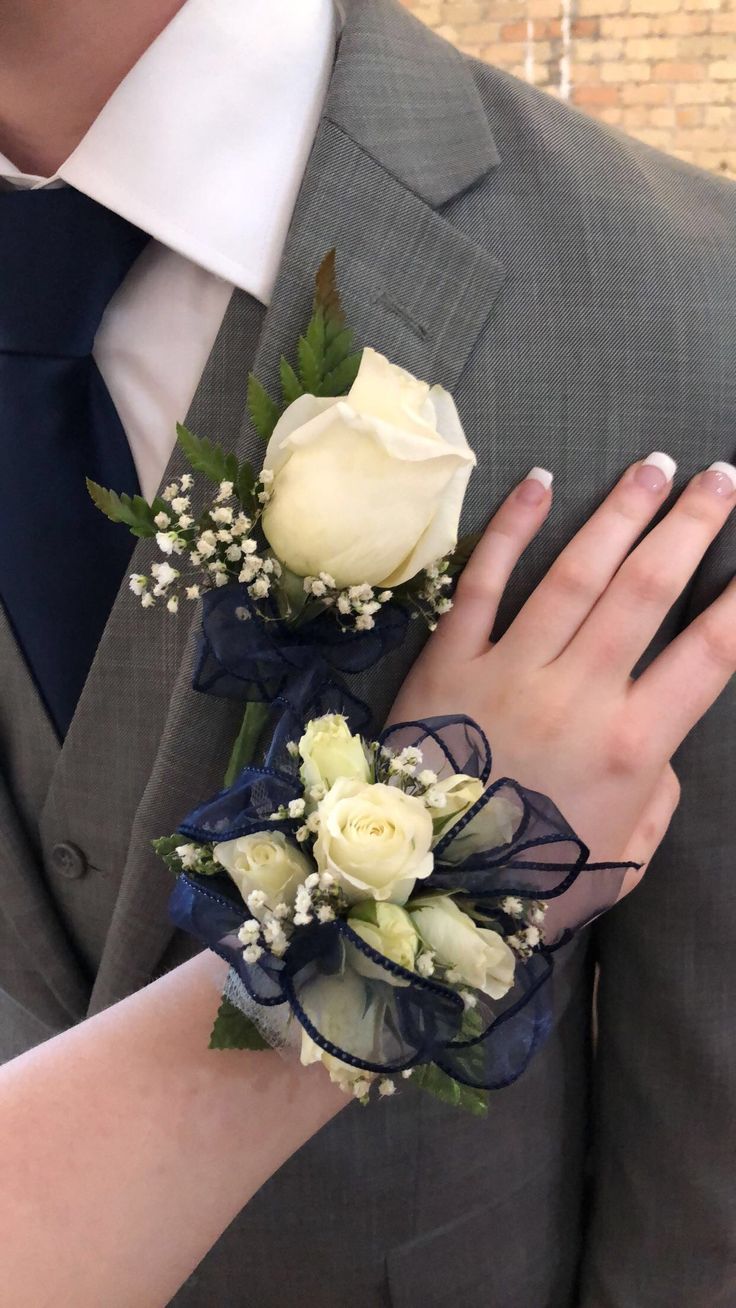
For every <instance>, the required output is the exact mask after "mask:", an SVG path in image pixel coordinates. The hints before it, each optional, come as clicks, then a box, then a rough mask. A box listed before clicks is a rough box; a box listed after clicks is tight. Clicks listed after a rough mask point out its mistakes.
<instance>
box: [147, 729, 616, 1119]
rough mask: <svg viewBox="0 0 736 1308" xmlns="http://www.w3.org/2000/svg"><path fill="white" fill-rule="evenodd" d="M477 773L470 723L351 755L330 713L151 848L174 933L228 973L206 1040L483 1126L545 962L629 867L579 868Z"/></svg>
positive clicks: (353, 746)
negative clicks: (414, 1084)
mask: <svg viewBox="0 0 736 1308" xmlns="http://www.w3.org/2000/svg"><path fill="white" fill-rule="evenodd" d="M490 775H491V751H490V748H489V745H488V742H487V740H486V738H485V736H484V734H483V732H482V731H481V730H480V728H479V727H478V726H477V725H476V724H475V723H474V722H472V721H471V720H470V719H468V718H465V717H460V716H458V717H448V718H436V719H431V720H428V721H426V722H409V723H403V724H400V725H397V726H394V727H391V728H389V729H388V730H387V731H385V732H384V733H383V735H382V736H381V737H380V739H379V740H378V741H374V742H367V741H365V740H362V739H361V738H359V737H358V736H356V735H353V733H352V732H351V731H350V730H349V728H348V725H347V723H346V721H345V719H344V718H342V717H340V716H338V715H334V714H333V715H327V716H325V717H322V718H319V719H315V720H312V721H309V722H308V723H307V724H306V725H305V728H304V730H303V733H302V735H301V738H300V739H299V740H298V741H297V740H291V741H284V736H283V734H279V735H277V737H275V742H274V745H273V747H272V749H271V751H270V753H269V756H268V758H267V760H266V763H265V764H264V766H263V767H246V768H245V769H244V770H243V771H242V773H241V774H240V776H239V777H238V779H237V781H236V783H235V784H234V785H233V786H231V787H229V788H228V789H226V790H224V791H222V792H220V794H218V795H216V796H215V797H214V798H213V799H212V800H210V801H208V802H207V803H205V804H203V805H201V806H200V807H199V808H197V809H196V810H195V811H194V812H193V813H191V814H190V815H189V817H188V818H187V819H186V820H185V821H184V822H183V823H182V825H181V827H180V830H179V835H178V836H177V837H172V838H171V839H170V840H169V841H166V842H161V848H160V852H161V853H162V854H164V856H165V857H166V859H167V862H168V863H169V864H170V866H171V867H172V869H174V870H175V871H177V872H178V879H177V882H176V886H175V889H174V892H173V895H172V898H171V905H170V912H171V917H172V920H173V922H174V923H175V924H176V925H177V926H178V927H181V928H183V929H184V930H186V931H188V932H190V933H191V934H192V935H194V936H195V937H196V938H197V939H198V940H199V941H200V942H202V943H203V944H205V945H207V946H209V947H210V948H211V949H213V950H214V951H215V952H216V953H218V954H219V955H220V956H221V957H223V958H224V959H226V960H227V962H228V963H229V964H230V966H231V973H230V980H229V983H228V988H227V991H226V1003H225V1005H224V1008H223V1010H221V1015H220V1017H219V1018H218V1022H217V1023H216V1025H215V1030H214V1032H213V1044H214V1045H215V1046H216V1047H222V1046H223V1045H227V1046H228V1047H232V1046H233V1045H238V1044H239V1045H241V1046H242V1047H248V1048H253V1047H257V1046H258V1045H259V1044H261V1045H262V1044H263V1043H266V1044H274V1045H277V1046H281V1047H285V1048H293V1049H294V1050H295V1051H296V1053H298V1055H299V1056H300V1057H301V1060H302V1062H304V1063H310V1062H313V1061H317V1060H319V1061H321V1062H323V1063H324V1064H325V1066H326V1068H327V1070H328V1071H329V1074H330V1076H331V1077H332V1079H333V1080H335V1081H336V1082H338V1083H339V1084H340V1085H341V1086H343V1088H345V1089H346V1090H347V1091H348V1092H350V1093H352V1094H354V1095H355V1096H356V1097H357V1098H359V1099H361V1100H362V1101H367V1100H368V1098H369V1097H370V1094H371V1091H372V1089H373V1087H374V1086H375V1087H377V1090H378V1093H379V1094H390V1093H393V1091H394V1090H395V1088H396V1085H397V1084H398V1083H400V1081H401V1079H402V1078H406V1077H409V1076H412V1077H413V1078H415V1080H416V1081H418V1082H419V1084H420V1085H422V1086H423V1088H425V1089H426V1090H429V1091H432V1092H434V1093H436V1094H439V1095H440V1096H441V1097H442V1098H445V1099H447V1100H449V1101H450V1102H455V1103H458V1104H460V1105H462V1106H465V1107H468V1108H470V1109H471V1110H473V1111H484V1110H485V1107H486V1103H487V1098H488V1093H489V1091H491V1090H494V1089H497V1088H499V1087H501V1086H504V1085H508V1084H509V1083H510V1082H512V1081H514V1080H515V1079H516V1078H517V1077H518V1076H520V1075H521V1073H522V1072H523V1071H524V1069H525V1067H526V1066H527V1064H528V1062H529V1060H530V1058H531V1057H532V1055H533V1054H534V1052H535V1050H536V1049H537V1048H538V1047H539V1045H540V1044H541V1042H542V1040H543V1039H544V1036H545V1035H546V1033H547V1031H548V1030H549V1027H550V1022H551V1017H550V987H549V984H548V982H549V978H550V975H551V973H552V968H553V957H554V953H555V951H556V950H557V949H558V948H559V947H560V945H561V944H562V943H564V942H565V941H566V940H568V939H569V938H570V935H571V934H572V933H573V932H574V931H575V930H577V929H578V928H579V927H580V926H582V925H583V924H584V923H586V922H588V921H590V920H591V919H592V918H593V917H595V916H596V915H597V914H598V913H600V912H602V911H603V910H604V909H605V908H606V907H608V906H610V905H611V904H613V903H614V902H615V900H616V899H617V897H618V894H619V891H620V888H621V884H622V881H623V877H624V874H625V872H626V870H627V868H629V867H630V866H632V865H631V864H628V863H626V864H621V863H612V864H610V865H600V864H595V865H591V864H589V863H588V862H587V858H588V851H587V849H586V847H585V845H584V844H583V842H582V841H581V840H580V839H579V838H578V837H577V836H576V834H575V832H574V831H573V830H572V829H571V828H570V826H569V825H568V823H567V822H566V821H565V819H564V817H563V816H562V815H561V814H560V813H559V811H558V810H557V809H556V807H555V806H554V804H553V803H552V801H551V800H549V799H548V798H547V797H545V796H543V795H539V794H536V793H535V792H532V791H529V790H526V789H525V788H524V787H522V786H520V785H519V784H518V783H517V782H515V781H513V780H511V779H510V778H500V779H499V780H497V781H495V782H493V783H492V784H489V778H490Z"/></svg>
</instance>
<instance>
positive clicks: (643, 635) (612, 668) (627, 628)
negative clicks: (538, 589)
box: [565, 463, 736, 677]
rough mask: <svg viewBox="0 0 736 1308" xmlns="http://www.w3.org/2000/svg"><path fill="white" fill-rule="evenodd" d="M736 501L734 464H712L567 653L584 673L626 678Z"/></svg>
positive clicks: (629, 564) (629, 563)
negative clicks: (732, 465)
mask: <svg viewBox="0 0 736 1308" xmlns="http://www.w3.org/2000/svg"><path fill="white" fill-rule="evenodd" d="M734 506H736V468H733V467H731V465H730V464H728V463H718V464H713V466H712V467H711V468H709V469H708V470H707V471H705V472H702V473H699V474H698V476H697V477H695V478H694V479H693V481H691V482H690V485H689V486H688V487H687V488H686V489H685V490H684V491H683V493H682V495H681V496H680V498H679V500H678V501H677V503H676V504H675V505H674V506H673V508H671V509H670V511H669V513H668V514H667V516H666V518H663V519H662V521H661V522H660V523H659V524H658V525H657V526H656V527H654V528H653V529H652V531H650V532H649V534H648V536H646V537H645V538H644V540H643V541H642V542H641V544H640V545H638V546H637V548H636V549H635V550H634V551H633V553H632V554H630V555H629V557H628V558H627V559H626V561H625V563H623V564H622V566H621V567H620V568H619V570H618V572H617V573H616V576H615V577H614V578H613V580H612V582H611V584H610V585H609V586H608V588H607V590H606V591H605V594H604V595H602V596H601V598H600V600H599V601H598V603H597V604H596V606H595V608H594V609H593V611H592V613H591V614H590V616H589V617H588V618H587V619H586V621H585V622H584V623H583V625H582V626H581V628H580V630H579V632H578V634H577V635H576V636H575V638H574V640H573V641H572V643H571V645H570V647H569V649H568V650H567V652H566V654H565V658H566V659H572V660H573V662H577V664H578V665H579V667H580V669H581V671H582V670H583V669H584V670H585V673H586V676H587V675H591V676H594V677H595V676H603V677H609V676H611V674H614V675H619V676H621V677H625V676H628V675H629V673H630V672H631V669H632V668H633V667H634V666H635V664H636V663H637V662H638V660H639V659H640V658H641V656H642V654H643V653H644V652H645V650H646V649H647V646H648V645H649V644H650V642H651V640H652V639H653V637H654V636H655V635H656V633H657V631H658V629H659V627H660V626H661V624H662V622H663V621H664V619H665V617H666V616H667V613H668V611H669V609H670V608H671V607H672V605H673V604H674V602H675V600H676V599H677V598H678V596H679V595H680V594H681V593H682V591H683V590H684V589H685V587H686V586H687V584H688V582H689V581H690V579H691V577H692V575H693V573H694V572H695V570H696V568H697V567H698V564H699V563H700V562H701V560H702V558H703V555H704V554H705V552H706V550H707V549H708V547H709V545H711V544H712V542H713V540H714V539H715V537H716V536H717V535H718V532H719V531H720V530H721V528H722V527H723V525H724V523H725V521H726V519H727V518H728V516H729V514H730V513H731V511H732V510H733V508H734Z"/></svg>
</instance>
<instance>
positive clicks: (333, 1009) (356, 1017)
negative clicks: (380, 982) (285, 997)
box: [299, 967, 383, 1089]
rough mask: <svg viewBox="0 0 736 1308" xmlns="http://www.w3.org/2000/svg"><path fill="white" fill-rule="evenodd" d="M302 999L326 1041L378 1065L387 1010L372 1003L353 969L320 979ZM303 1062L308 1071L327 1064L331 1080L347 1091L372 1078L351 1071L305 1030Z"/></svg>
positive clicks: (355, 1070)
mask: <svg viewBox="0 0 736 1308" xmlns="http://www.w3.org/2000/svg"><path fill="white" fill-rule="evenodd" d="M299 998H300V1002H301V1004H302V1005H303V1007H304V1011H305V1013H306V1015H307V1017H308V1018H309V1020H310V1021H311V1022H312V1024H313V1025H314V1026H315V1027H316V1028H317V1030H318V1031H319V1033H320V1035H323V1036H324V1037H325V1039H326V1040H329V1041H331V1043H332V1044H334V1045H337V1046H338V1047H339V1048H340V1049H344V1050H346V1052H348V1053H351V1054H353V1055H354V1056H355V1057H356V1058H364V1059H365V1060H366V1061H367V1062H374V1061H377V1059H376V1052H377V1049H376V1046H377V1036H378V1031H379V1026H380V1023H381V1020H382V1017H383V1010H382V1009H381V1008H379V1006H378V1005H377V1004H376V1003H375V1002H370V994H369V991H368V990H367V988H366V985H365V982H364V981H362V980H361V978H360V977H359V976H356V974H355V972H353V971H352V970H351V969H350V968H349V967H347V968H346V969H345V970H344V971H343V972H341V973H340V974H339V975H337V976H319V977H317V979H316V980H315V981H312V982H310V984H309V985H308V987H307V988H306V990H305V991H304V992H303V993H302V994H300V996H299ZM301 1062H302V1063H303V1065H304V1066H305V1067H308V1066H309V1064H310V1063H323V1064H324V1066H325V1067H326V1068H327V1071H328V1072H329V1074H330V1080H331V1081H334V1082H335V1083H336V1084H337V1085H340V1086H342V1087H343V1088H344V1089H345V1088H350V1087H351V1086H352V1084H353V1082H354V1081H358V1080H362V1079H363V1078H365V1077H369V1078H370V1075H371V1074H370V1073H369V1072H364V1071H363V1070H362V1069H361V1068H357V1067H351V1066H350V1064H349V1063H344V1062H343V1061H342V1059H341V1058H336V1057H335V1055H334V1054H328V1053H327V1051H326V1050H324V1049H322V1048H321V1047H320V1046H319V1045H318V1044H317V1043H316V1042H315V1041H314V1040H313V1039H312V1037H311V1036H310V1035H308V1034H307V1032H306V1031H305V1030H304V1029H303V1028H302V1032H301Z"/></svg>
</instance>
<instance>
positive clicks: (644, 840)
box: [619, 765, 680, 899]
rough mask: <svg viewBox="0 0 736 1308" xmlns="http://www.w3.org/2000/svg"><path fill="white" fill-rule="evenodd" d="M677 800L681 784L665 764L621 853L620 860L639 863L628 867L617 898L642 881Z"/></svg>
mask: <svg viewBox="0 0 736 1308" xmlns="http://www.w3.org/2000/svg"><path fill="white" fill-rule="evenodd" d="M679 802H680V783H679V781H678V780H677V777H676V776H675V774H674V772H673V771H672V768H671V767H670V766H669V765H668V766H667V767H666V768H665V770H664V772H663V773H662V775H661V777H660V778H659V781H658V782H657V784H656V786H655V787H654V790H653V791H652V793H651V795H650V796H649V799H648V800H647V803H646V805H645V807H644V809H643V810H642V813H641V815H640V817H639V820H638V822H637V824H636V828H635V829H634V831H633V832H632V834H631V839H630V841H629V843H628V844H627V846H626V849H625V850H624V852H623V855H622V862H629V861H631V862H632V863H641V865H642V866H641V867H640V868H639V869H638V870H635V869H634V868H630V869H629V871H628V872H627V873H626V876H625V877H624V881H623V885H622V887H621V892H620V894H619V899H624V898H625V896H626V895H630V894H631V891H632V890H635V889H636V887H637V886H638V884H639V882H640V881H641V879H642V877H643V876H644V873H645V872H646V870H647V867H648V865H649V862H650V860H651V859H652V857H653V855H654V854H655V853H656V851H657V849H658V848H659V846H660V845H661V843H662V841H663V840H664V838H665V836H666V834H667V828H668V827H669V825H670V822H671V821H672V817H673V814H674V812H675V809H676V808H677V805H678V804H679Z"/></svg>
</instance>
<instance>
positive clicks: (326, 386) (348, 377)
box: [319, 350, 363, 395]
mask: <svg viewBox="0 0 736 1308" xmlns="http://www.w3.org/2000/svg"><path fill="white" fill-rule="evenodd" d="M362 357H363V351H362V350H358V352H357V353H356V354H349V355H348V356H347V358H346V359H343V361H342V363H339V364H338V365H337V367H336V368H333V369H332V372H328V373H327V375H326V376H325V377H323V378H322V383H321V386H320V392H319V393H320V395H345V394H346V393H347V392H348V391H349V390H350V387H351V386H352V384H353V382H354V381H355V378H356V377H357V375H358V369H359V367H360V361H361V359H362Z"/></svg>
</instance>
